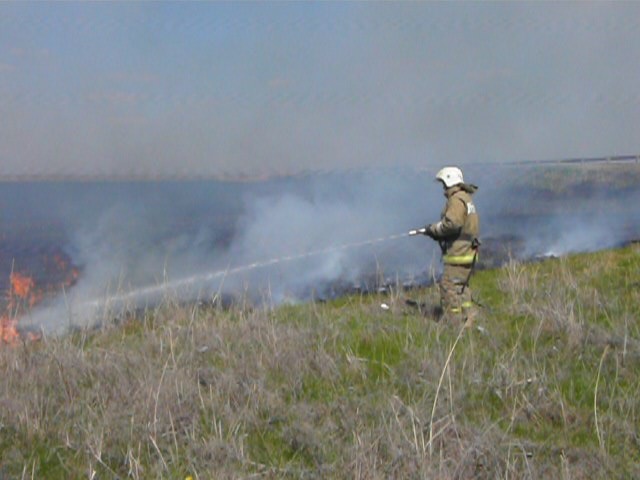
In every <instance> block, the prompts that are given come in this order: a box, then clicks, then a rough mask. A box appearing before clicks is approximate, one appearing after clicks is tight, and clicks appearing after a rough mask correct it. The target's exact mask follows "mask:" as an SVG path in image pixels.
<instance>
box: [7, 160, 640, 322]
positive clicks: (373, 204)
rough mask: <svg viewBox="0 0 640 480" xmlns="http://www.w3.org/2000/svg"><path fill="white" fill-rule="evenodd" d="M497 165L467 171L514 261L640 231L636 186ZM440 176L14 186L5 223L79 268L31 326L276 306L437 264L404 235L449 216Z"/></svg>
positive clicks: (496, 237) (490, 230)
mask: <svg viewBox="0 0 640 480" xmlns="http://www.w3.org/2000/svg"><path fill="white" fill-rule="evenodd" d="M493 170H494V171H488V170H487V169H481V168H475V169H474V168H469V169H467V170H465V173H466V176H467V179H468V181H470V182H472V183H477V184H478V185H479V186H480V190H479V192H478V193H477V194H476V199H475V200H476V204H477V207H478V210H479V211H480V214H481V219H482V237H483V239H488V243H489V244H490V243H491V241H492V240H493V241H494V242H495V241H497V242H498V243H499V242H500V239H501V238H515V239H518V241H517V242H515V243H512V244H511V247H510V248H512V249H513V251H512V252H510V254H512V255H513V256H515V257H517V258H530V257H535V256H537V255H560V254H564V253H568V252H572V251H584V250H593V249H597V248H602V247H608V246H612V245H616V244H620V243H622V242H624V241H625V240H628V239H630V238H634V236H637V235H638V234H639V233H640V232H638V231H637V230H636V229H637V226H638V225H640V218H639V216H638V212H637V210H636V209H634V208H629V205H636V204H637V201H638V200H639V199H640V192H639V191H638V189H637V188H635V187H631V188H628V189H626V190H625V191H624V192H620V191H616V190H615V189H604V190H601V191H591V190H590V191H587V192H583V195H580V194H578V193H577V192H573V193H572V195H571V196H569V195H566V193H567V192H557V193H556V194H549V192H542V191H539V190H536V189H535V188H530V189H526V188H523V187H521V186H520V185H518V184H517V183H514V182H513V179H514V178H517V175H514V171H513V170H506V171H501V172H496V171H495V169H493ZM432 178H433V172H425V171H415V170H410V171H409V170H406V171H393V170H371V171H353V172H346V173H345V172H340V173H337V172H336V173H324V174H317V175H312V174H310V175H307V176H300V177H291V178H282V179H275V180H268V181H263V182H256V183H238V182H236V183H231V182H182V183H180V182H168V183H131V184H122V183H112V184H109V183H104V184H99V185H93V184H86V185H85V184H29V185H18V184H15V185H10V186H7V187H8V189H4V190H3V192H4V194H5V195H9V194H11V190H12V189H18V188H22V189H26V193H27V194H29V195H28V197H27V198H29V199H30V200H29V203H28V204H27V205H24V204H23V205H22V207H23V211H22V212H18V211H9V212H7V215H6V216H5V228H8V227H9V226H13V227H15V226H16V224H17V223H20V222H22V223H23V225H21V226H20V228H21V229H22V230H21V231H28V229H29V225H33V224H41V225H49V229H48V230H47V232H48V233H46V234H45V236H46V235H51V238H49V239H45V241H56V242H62V243H63V244H64V245H63V247H64V248H65V250H66V251H67V252H68V254H69V255H70V257H71V258H72V259H73V261H74V262H75V263H76V264H77V265H79V266H80V267H81V275H80V279H79V282H78V284H77V285H76V286H74V287H73V288H72V289H71V290H70V291H68V292H65V295H64V298H62V296H60V297H59V298H58V300H57V302H55V303H50V304H49V305H45V306H43V308H41V309H39V310H38V311H35V312H32V314H31V317H30V318H29V319H24V320H23V321H22V323H23V324H25V325H30V326H31V327H34V328H42V329H44V330H45V331H47V332H62V331H65V330H66V329H67V328H68V327H70V326H85V325H90V324H92V323H94V322H100V321H104V320H105V317H106V318H108V317H109V316H111V315H118V314H119V313H121V312H122V311H123V309H133V308H141V307H145V306H149V305H155V304H157V303H158V302H160V301H161V300H164V299H169V300H171V301H195V300H202V301H210V300H212V299H213V298H220V297H221V296H228V297H235V298H244V299H248V300H250V301H252V302H257V303H260V304H267V305H276V304H280V303H282V302H297V301H305V300H309V299H313V298H327V297H330V296H332V295H334V294H336V293H340V292H344V291H346V290H347V289H353V288H362V289H369V290H370V289H374V288H376V286H377V285H379V284H381V283H392V282H394V281H396V282H401V283H411V282H416V281H417V282H418V283H420V282H422V283H424V281H425V280H426V279H428V278H430V276H431V275H433V274H434V273H435V272H437V271H438V270H439V268H440V264H439V251H438V249H437V246H436V245H435V243H434V242H432V241H430V240H429V239H427V238H426V237H414V238H409V237H405V236H400V237H398V235H399V234H403V233H406V232H407V231H408V230H409V229H411V228H414V227H420V226H423V225H425V224H426V223H430V222H434V221H436V220H437V219H438V218H439V215H440V210H441V208H442V206H443V204H444V198H443V196H442V189H441V188H440V187H439V185H438V184H436V183H435V182H433V179H432ZM22 193H23V194H24V193H25V192H24V191H23V192H22ZM5 204H11V203H10V202H9V203H7V202H5ZM25 213H28V215H25ZM27 220H28V221H27ZM47 222H48V223H47ZM53 231H56V232H57V234H56V235H53V234H52V232H53ZM392 236H393V237H394V238H392V239H389V240H387V241H384V239H385V238H388V237H392ZM369 240H378V241H375V242H371V243H367V242H368V241H369ZM25 241H27V242H28V241H30V240H29V238H28V237H25ZM349 245H357V246H353V247H349ZM308 253H312V254H311V255H305V254H308Z"/></svg>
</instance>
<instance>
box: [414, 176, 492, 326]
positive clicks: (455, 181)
mask: <svg viewBox="0 0 640 480" xmlns="http://www.w3.org/2000/svg"><path fill="white" fill-rule="evenodd" d="M435 178H436V181H438V182H440V183H442V186H443V188H444V195H445V197H446V199H447V203H446V205H445V207H444V209H443V210H442V214H441V216H440V221H439V222H437V223H432V224H430V225H427V226H426V227H425V228H423V229H420V230H419V231H418V232H420V233H424V234H425V235H427V236H429V237H431V238H432V239H434V240H436V241H437V242H438V243H439V244H440V248H441V249H442V261H443V263H444V269H443V272H442V278H441V280H440V285H439V286H440V311H439V312H437V313H438V314H439V316H444V318H445V319H447V320H450V321H452V322H453V323H460V322H464V321H467V320H468V319H470V318H471V317H472V315H473V302H472V300H471V289H470V288H469V279H470V278H471V273H472V271H473V268H474V266H475V263H476V260H477V258H478V247H479V245H480V241H479V238H478V236H479V234H480V228H479V227H480V225H479V220H478V212H477V211H476V206H475V205H474V203H473V200H472V196H473V194H474V193H475V192H476V191H477V190H478V187H476V186H475V185H471V184H466V183H464V179H463V177H462V171H461V170H460V169H459V168H458V167H444V168H443V169H441V170H440V171H439V172H438V173H437V174H436V177H435Z"/></svg>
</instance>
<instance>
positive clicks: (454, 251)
mask: <svg viewBox="0 0 640 480" xmlns="http://www.w3.org/2000/svg"><path fill="white" fill-rule="evenodd" d="M477 189H478V187H476V186H475V185H467V184H464V183H462V184H460V185H455V186H453V187H450V188H448V189H447V190H446V191H445V197H446V199H447V204H446V205H445V207H444V209H443V210H442V214H441V215H440V221H439V222H438V223H436V224H433V225H431V226H430V228H429V234H430V235H431V236H432V237H433V238H434V239H435V240H438V241H439V242H440V245H441V247H442V251H443V256H442V260H443V262H444V263H445V264H448V265H471V264H473V262H474V261H475V259H476V255H477V247H478V239H479V235H480V222H479V219H478V213H477V212H476V207H475V205H474V204H473V201H472V198H471V197H472V196H473V194H474V193H475V192H476V190H477Z"/></svg>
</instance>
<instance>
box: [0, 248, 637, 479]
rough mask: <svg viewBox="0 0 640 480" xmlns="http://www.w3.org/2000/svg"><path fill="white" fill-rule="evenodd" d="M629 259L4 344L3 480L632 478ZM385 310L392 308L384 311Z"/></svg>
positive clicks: (140, 321)
mask: <svg viewBox="0 0 640 480" xmlns="http://www.w3.org/2000/svg"><path fill="white" fill-rule="evenodd" d="M639 271H640V247H639V246H637V245H635V246H633V245H632V246H629V247H627V248H623V249H619V250H615V251H608V252H601V253H596V254H588V255H576V256H572V257H568V258H564V259H560V260H549V261H545V262H542V263H535V264H528V265H520V264H510V265H508V266H506V267H504V268H502V269H499V270H489V271H482V272H478V274H477V275H476V277H475V278H474V282H473V286H474V289H475V292H476V294H477V297H478V299H480V300H481V302H482V303H483V304H484V305H485V307H484V308H483V309H482V312H481V314H480V316H479V317H478V318H477V319H476V321H475V323H474V324H473V325H472V326H471V327H470V328H466V329H462V330H458V329H455V328H453V327H451V326H448V325H443V324H439V323H435V322H433V321H431V320H430V319H428V318H425V317H423V316H422V315H420V314H419V312H417V311H416V310H412V309H410V308H409V307H407V306H406V305H405V299H406V298H412V299H416V300H427V301H435V299H436V298H437V293H436V291H435V290H434V289H427V290H422V291H412V292H400V291H398V292H394V293H392V294H391V295H384V296H382V295H381V296H377V297H376V296H363V297H348V298H342V299H340V300H337V301H333V302H328V303H308V304H304V305H296V306H283V307H280V308H277V309H275V310H271V311H268V310H264V309H252V308H250V307H244V308H242V307H238V308H234V309H231V310H220V309H215V308H211V307H198V306H192V307H185V306H179V305H174V304H171V303H170V302H168V303H167V304H165V305H163V306H162V307H161V308H158V309H156V310H154V311H149V312H147V313H145V314H144V315H140V316H139V318H131V319H128V320H126V321H124V322H118V323H117V324H115V323H111V324H108V325H105V326H104V328H102V329H101V330H99V331H90V332H89V331H87V332H76V333H74V334H72V335H70V336H68V337H65V338H59V339H56V338H48V339H44V340H43V341H40V342H37V343H31V344H24V345H20V346H17V347H7V346H4V347H2V348H0V478H48V479H58V478H59V479H68V478H179V479H184V478H187V477H189V476H191V477H193V478H194V479H195V478H357V479H375V478H445V479H446V478H452V479H453V478H492V479H493V478H566V479H569V478H571V479H578V478H585V479H586V478H590V479H592V478H602V479H605V478H607V479H609V478H632V477H635V478H638V477H640V436H639V434H638V431H639V429H638V427H639V426H640V377H639V376H638V371H640V326H639V323H638V320H639V318H640V274H639V273H638V272H639ZM382 302H385V303H387V304H389V305H390V307H391V308H390V309H389V310H383V309H381V308H380V304H381V303H382Z"/></svg>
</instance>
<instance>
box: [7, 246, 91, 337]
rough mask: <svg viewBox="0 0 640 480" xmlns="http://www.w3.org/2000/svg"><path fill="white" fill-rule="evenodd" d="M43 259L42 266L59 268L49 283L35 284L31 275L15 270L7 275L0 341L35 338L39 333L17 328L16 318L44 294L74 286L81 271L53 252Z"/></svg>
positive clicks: (44, 295) (55, 270) (51, 295)
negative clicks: (7, 285)
mask: <svg viewBox="0 0 640 480" xmlns="http://www.w3.org/2000/svg"><path fill="white" fill-rule="evenodd" d="M43 262H44V265H45V266H46V265H50V266H53V272H58V273H57V274H55V275H57V277H56V280H55V281H53V282H52V283H49V284H45V285H36V281H35V280H34V278H33V277H31V276H30V275H28V274H26V273H22V272H18V271H14V272H12V273H11V274H10V275H9V289H8V292H7V293H6V303H5V307H6V309H5V312H4V314H1V312H0V344H1V343H7V344H15V343H17V342H18V341H19V340H20V339H21V338H22V337H24V338H25V339H26V340H29V341H33V340H38V339H39V338H40V336H39V335H38V334H37V333H32V332H27V333H26V334H25V333H24V332H20V330H19V329H18V321H19V318H20V317H21V316H23V315H24V314H25V313H26V312H28V311H29V310H30V309H31V308H33V307H34V306H36V305H37V304H39V303H40V302H42V301H43V300H44V299H45V298H48V297H53V296H55V295H56V294H57V293H58V292H60V290H62V289H65V288H69V287H71V286H73V285H74V284H75V283H76V281H77V280H78V277H79V275H80V271H79V270H78V269H77V268H76V267H75V266H73V265H71V262H70V261H69V260H68V259H66V258H64V256H63V255H60V254H54V255H53V256H52V257H46V258H44V260H43ZM47 268H48V267H47ZM49 272H52V270H49ZM61 277H62V278H61Z"/></svg>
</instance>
